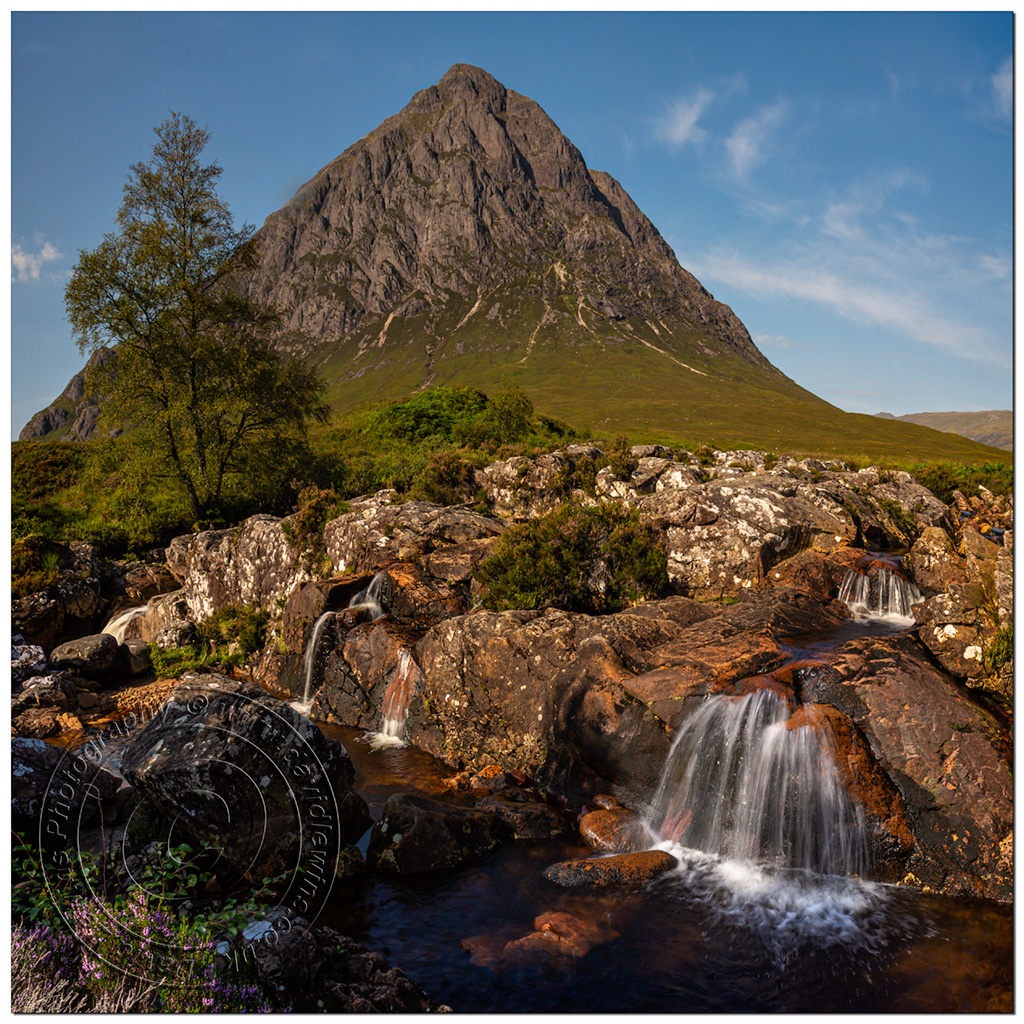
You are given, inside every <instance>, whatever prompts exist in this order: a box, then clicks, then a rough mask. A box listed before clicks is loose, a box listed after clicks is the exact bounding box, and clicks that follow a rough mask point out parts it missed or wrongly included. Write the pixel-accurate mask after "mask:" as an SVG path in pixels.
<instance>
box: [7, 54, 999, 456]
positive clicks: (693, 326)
mask: <svg viewBox="0 0 1024 1024" xmlns="http://www.w3.org/2000/svg"><path fill="white" fill-rule="evenodd" d="M257 238H258V240H259V242H260V243H261V247H262V255H261V259H260V262H259V265H258V266H257V267H256V268H255V270H254V271H253V272H252V273H251V276H248V277H247V278H246V279H244V280H240V281H238V282H237V285H238V286H239V287H240V288H241V289H244V290H246V291H247V292H248V294H249V295H250V296H251V297H253V298H255V299H257V300H258V301H260V302H266V303H268V304H273V305H275V306H277V307H278V308H279V309H280V310H281V311H282V312H283V320H284V323H283V326H282V333H281V335H280V339H279V344H280V345H281V347H282V348H284V349H287V350H288V351H290V352H292V353H294V354H296V355H299V356H301V357H303V358H305V359H307V360H309V361H310V362H311V363H312V364H314V365H315V366H316V367H317V369H318V371H319V372H320V373H321V375H322V376H323V377H324V378H325V379H326V380H327V383H328V387H329V390H328V398H329V400H330V401H331V403H332V405H333V407H334V408H335V409H336V410H338V411H341V412H343V411H346V410H351V409H354V408H357V407H359V406H363V405H366V404H368V403H371V402H376V401H380V400H392V399H397V398H401V397H403V396H405V395H408V394H411V393H412V392H415V391H418V390H422V389H423V388H426V387H429V386H430V385H441V384H444V385H468V386H472V387H477V388H480V389H481V390H483V391H485V392H487V393H493V392H494V391H495V390H496V389H497V388H498V387H499V386H500V385H501V383H502V381H504V380H512V381H514V382H516V383H517V384H519V385H520V386H521V387H522V389H523V390H524V391H525V392H526V394H527V395H528V396H529V398H530V399H531V401H532V402H533V404H534V407H535V409H536V411H537V412H538V413H540V414H543V415H546V416H550V417H556V418H558V419H561V420H564V421H566V422H568V423H571V424H573V425H575V426H580V427H585V426H589V427H590V428H591V429H592V430H593V431H594V433H595V434H599V435H602V436H614V435H615V434H618V433H629V434H631V435H633V436H638V435H639V436H645V437H648V438H651V439H652V440H654V439H659V440H660V439H666V440H672V441H674V442H676V441H681V442H684V443H688V444H698V443H701V442H706V443H708V444H713V445H716V446H718V447H721V448H734V449H735V448H745V447H757V448H762V449H766V450H769V451H775V452H780V453H781V452H783V451H787V452H791V453H794V454H796V453H799V454H818V455H849V456H850V457H853V458H857V459H858V460H860V459H861V458H868V459H871V460H881V459H907V458H910V459H949V460H956V461H962V462H975V461H984V460H986V459H988V458H991V450H990V449H983V448H980V447H979V446H978V445H977V444H975V443H973V442H971V441H968V440H966V439H964V438H960V437H956V436H955V435H952V434H940V433H936V432H934V431H930V430H928V429H926V428H924V427H920V426H917V425H914V424H905V423H894V422H887V421H885V420H880V419H878V418H876V417H872V416H861V415H853V414H850V413H846V412H843V411H842V410H840V409H837V408H836V407H835V406H833V405H830V404H829V403H828V402H825V401H824V400H822V399H820V398H818V397H817V396H815V395H813V394H811V393H810V392H809V391H807V390H805V389H804V388H802V387H800V386H799V385H798V384H796V383H795V382H794V381H792V380H790V379H789V378H788V377H787V376H786V375H785V374H783V373H782V372H781V371H780V370H778V369H777V368H776V367H775V366H773V365H772V364H771V363H770V362H769V361H768V359H767V358H766V357H765V356H764V355H763V354H762V353H761V352H760V351H759V350H758V348H757V346H756V345H755V344H754V342H753V341H752V340H751V337H750V334H749V332H748V331H747V328H746V327H745V326H744V325H743V324H742V323H741V322H740V320H739V318H738V317H737V316H736V315H735V314H734V313H733V311H732V310H731V309H730V308H729V307H728V306H727V305H725V304H724V303H722V302H719V301H717V300H716V299H715V298H714V297H713V296H712V295H711V294H710V293H709V292H708V291H707V290H706V289H705V288H704V287H703V286H702V285H701V283H700V282H699V281H698V280H697V279H696V278H695V277H694V276H693V275H692V274H691V273H689V272H688V271H687V270H685V269H684V268H683V267H682V266H680V264H679V262H678V261H677V260H676V257H675V254H674V253H673V252H672V250H671V248H670V247H669V246H668V244H667V243H666V242H665V240H664V239H663V238H662V236H661V235H660V234H659V232H658V230H657V228H656V227H655V226H654V225H653V224H652V223H651V222H650V221H649V220H648V219H647V217H646V216H644V214H643V213H642V212H641V210H640V209H639V208H638V207H637V206H636V204H635V203H634V202H633V200H632V199H631V198H630V197H629V195H628V194H627V193H626V191H625V189H624V188H623V187H622V186H621V185H620V184H619V183H618V182H617V181H616V180H615V179H614V178H612V177H611V176H610V175H608V174H606V173H605V172H603V171H596V170H591V169H588V167H587V165H586V163H585V161H584V159H583V156H582V155H581V154H580V151H579V150H578V149H577V148H576V147H575V146H574V145H573V144H572V142H570V141H569V139H568V138H566V137H565V135H563V134H562V133H561V131H559V129H558V127H557V125H555V123H554V122H553V121H552V120H551V118H550V117H548V115H547V114H546V113H545V112H544V111H543V110H542V109H541V107H540V106H539V105H538V104H537V103H536V102H534V101H533V100H531V99H529V98H527V97H525V96H522V95H520V94H519V93H516V92H513V91H512V90H510V89H506V88H505V86H504V85H502V84H501V83H500V82H498V81H496V80H495V79H494V78H493V77H491V75H489V74H488V73H487V72H486V71H483V70H481V69H480V68H476V67H473V66H471V65H468V64H456V65H454V66H453V67H452V68H451V69H449V71H448V72H447V73H446V74H445V75H444V77H443V78H442V79H441V80H440V82H438V83H437V84H436V85H432V86H430V87H429V88H427V89H424V90H422V91H421V92H418V93H417V94H416V95H415V96H413V97H412V99H411V100H410V101H409V103H408V104H407V105H406V106H405V107H404V108H403V109H402V110H401V111H399V112H398V113H397V114H395V115H393V116H392V117H389V118H388V119H387V120H386V121H384V122H383V123H382V124H380V125H379V126H378V127H377V128H375V129H374V130H373V131H371V132H370V133H369V134H368V135H366V136H365V137H364V138H362V139H360V140H359V141H357V142H355V143H353V144H352V145H351V146H349V147H348V148H347V149H346V150H345V151H344V152H343V153H342V154H341V155H340V156H339V157H337V158H336V159H335V160H333V161H332V162H331V163H330V164H328V165H327V166H326V167H324V168H323V169H322V170H320V171H319V172H318V173H317V174H315V175H314V176H313V177H312V178H311V179H310V180H309V181H308V182H307V183H306V184H305V185H304V186H303V187H302V188H301V189H300V190H299V191H298V193H297V194H296V195H295V196H294V198H293V199H292V200H291V201H290V202H289V203H288V204H287V205H286V206H284V207H283V208H282V209H280V210H278V211H277V212H276V213H273V214H271V215H270V216H269V217H267V219H266V221H265V223H264V225H263V227H262V228H261V229H260V230H259V232H257ZM298 332H301V333H298ZM62 397H63V398H65V399H66V398H67V396H62ZM63 405H64V406H69V405H71V406H72V407H69V408H63V407H62V408H59V409H53V408H52V407H51V409H49V410H43V412H42V413H40V414H38V415H37V416H36V417H34V418H33V421H32V423H31V424H30V425H29V426H28V427H26V429H25V431H23V432H22V435H21V436H22V438H23V439H30V438H37V437H45V436H50V437H51V438H53V437H59V436H67V437H69V438H70V437H77V438H83V437H84V436H88V435H86V434H84V433H83V430H76V429H74V428H75V426H76V425H79V424H80V425H81V426H82V427H85V426H88V418H87V417H86V418H85V419H83V418H82V416H83V412H84V411H85V410H83V409H80V408H78V406H77V405H75V404H74V403H69V402H67V401H64V403H63Z"/></svg>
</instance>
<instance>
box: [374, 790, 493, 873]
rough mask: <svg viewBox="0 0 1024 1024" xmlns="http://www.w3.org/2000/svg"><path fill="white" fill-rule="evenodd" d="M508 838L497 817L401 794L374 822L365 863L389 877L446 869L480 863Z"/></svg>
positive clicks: (386, 805)
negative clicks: (390, 875) (479, 861)
mask: <svg viewBox="0 0 1024 1024" xmlns="http://www.w3.org/2000/svg"><path fill="white" fill-rule="evenodd" d="M508 838H509V830H508V828H507V826H506V825H505V824H504V823H503V822H502V821H501V819H500V818H499V817H498V816H497V815H496V814H491V813H489V812H487V811H482V810H478V809H476V808H473V807H461V806H457V805H455V804H450V803H444V802H442V801H440V800H432V799H430V798H428V797H421V796H416V795H414V794H408V793H401V794H397V795H395V796H392V797H389V798H388V801H387V803H386V804H385V805H384V812H383V814H382V815H381V817H380V819H379V820H378V821H377V822H375V824H374V826H373V831H372V832H371V833H370V845H369V846H368V847H367V850H366V863H367V865H368V866H369V867H370V868H371V869H372V870H375V871H383V872H386V873H388V874H422V873H424V872H429V871H442V870H450V869H452V868H456V867H460V866H462V865H463V864H472V863H474V862H476V861H478V860H481V859H482V858H483V857H485V856H486V855H487V854H488V853H490V852H491V851H492V850H495V849H497V848H498V847H499V846H501V845H502V844H503V843H504V842H506V840H507V839H508Z"/></svg>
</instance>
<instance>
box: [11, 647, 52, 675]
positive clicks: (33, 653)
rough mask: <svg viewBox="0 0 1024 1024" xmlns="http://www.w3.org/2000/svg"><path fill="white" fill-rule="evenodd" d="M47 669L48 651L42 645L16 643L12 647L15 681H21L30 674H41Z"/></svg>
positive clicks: (12, 668) (12, 665) (12, 671)
mask: <svg viewBox="0 0 1024 1024" xmlns="http://www.w3.org/2000/svg"><path fill="white" fill-rule="evenodd" d="M19 639H20V638H19ZM45 671H46V653H45V652H44V651H43V649H42V647H39V646H37V645H35V644H15V645H13V646H12V647H11V679H12V680H13V682H15V683H20V682H23V681H24V680H26V679H28V678H29V677H30V676H41V675H42V674H43V673H44V672H45Z"/></svg>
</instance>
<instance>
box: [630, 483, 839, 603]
mask: <svg viewBox="0 0 1024 1024" xmlns="http://www.w3.org/2000/svg"><path fill="white" fill-rule="evenodd" d="M805 491H806V493H804V494H799V493H796V492H795V490H794V493H792V494H789V493H785V491H784V490H780V489H779V488H778V487H777V486H775V485H774V482H773V481H766V480H764V479H761V478H758V477H757V476H756V475H753V474H751V475H746V476H744V477H742V478H740V479H738V480H730V481H728V482H720V481H714V482H712V483H709V484H705V485H703V486H702V487H700V488H696V489H694V488H691V489H687V490H685V491H668V490H664V491H660V492H658V493H657V494H652V495H649V496H646V497H643V498H641V499H640V500H639V501H638V502H637V505H636V507H637V508H638V509H639V510H640V513H641V515H642V516H643V517H644V518H645V519H648V520H650V521H652V522H654V523H656V524H657V525H659V526H661V528H662V529H663V530H664V537H665V553H666V556H667V558H668V576H669V580H670V582H671V583H672V585H673V587H674V588H675V589H676V591H677V592H679V593H683V594H695V593H704V592H708V591H710V592H712V593H714V594H717V595H723V594H733V595H735V594H738V593H742V592H743V591H744V590H750V589H752V588H756V587H759V586H762V585H764V584H765V583H766V582H767V574H768V572H769V570H770V569H771V568H772V567H773V566H774V565H775V563H776V562H778V561H779V560H780V559H781V558H783V557H785V556H786V555H789V554H793V553H795V552H797V551H799V550H800V549H801V548H805V547H814V548H816V549H818V550H822V551H831V550H833V549H835V548H837V547H840V546H843V545H845V544H850V543H852V542H853V541H854V540H855V539H856V535H857V528H856V525H855V523H854V521H853V519H852V518H851V516H850V514H849V513H848V512H847V511H846V510H845V508H843V506H842V505H841V504H839V503H837V502H836V501H834V500H831V499H830V498H828V496H827V495H824V494H823V493H818V492H812V491H810V490H808V489H805Z"/></svg>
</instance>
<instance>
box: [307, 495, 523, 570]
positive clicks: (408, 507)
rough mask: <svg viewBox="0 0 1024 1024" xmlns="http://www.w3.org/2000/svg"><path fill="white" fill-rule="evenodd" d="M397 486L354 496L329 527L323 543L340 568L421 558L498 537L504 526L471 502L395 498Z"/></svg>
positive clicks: (370, 567) (376, 566)
mask: <svg viewBox="0 0 1024 1024" xmlns="http://www.w3.org/2000/svg"><path fill="white" fill-rule="evenodd" d="M394 493H395V492H394V491H381V492H379V493H378V494H376V495H374V496H373V498H367V499H363V500H361V501H360V500H356V501H353V502H350V504H351V506H352V511H351V512H347V513H346V514H345V515H343V516H339V517H338V518H337V519H333V520H331V522H329V523H328V524H327V526H326V527H324V545H325V546H326V548H327V554H328V557H329V558H330V559H331V564H332V565H333V567H334V571H335V572H336V573H345V572H368V571H370V570H374V569H379V568H381V567H383V566H386V565H390V564H391V563H394V562H411V561H417V560H418V559H420V558H422V557H423V556H424V555H427V554H429V553H431V552H433V551H436V550H437V549H443V548H446V547H457V546H459V545H462V544H466V543H467V542H470V541H479V540H484V539H487V538H493V537H497V536H498V535H499V534H501V533H502V532H503V531H504V529H505V526H504V524H503V523H502V522H501V521H500V520H498V519H495V518H493V517H492V516H484V515H481V514H480V513H478V512H473V511H471V510H469V509H467V508H461V507H453V508H446V507H445V506H443V505H435V504H432V503H430V502H426V501H407V502H402V503H400V504H395V503H393V497H394Z"/></svg>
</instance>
